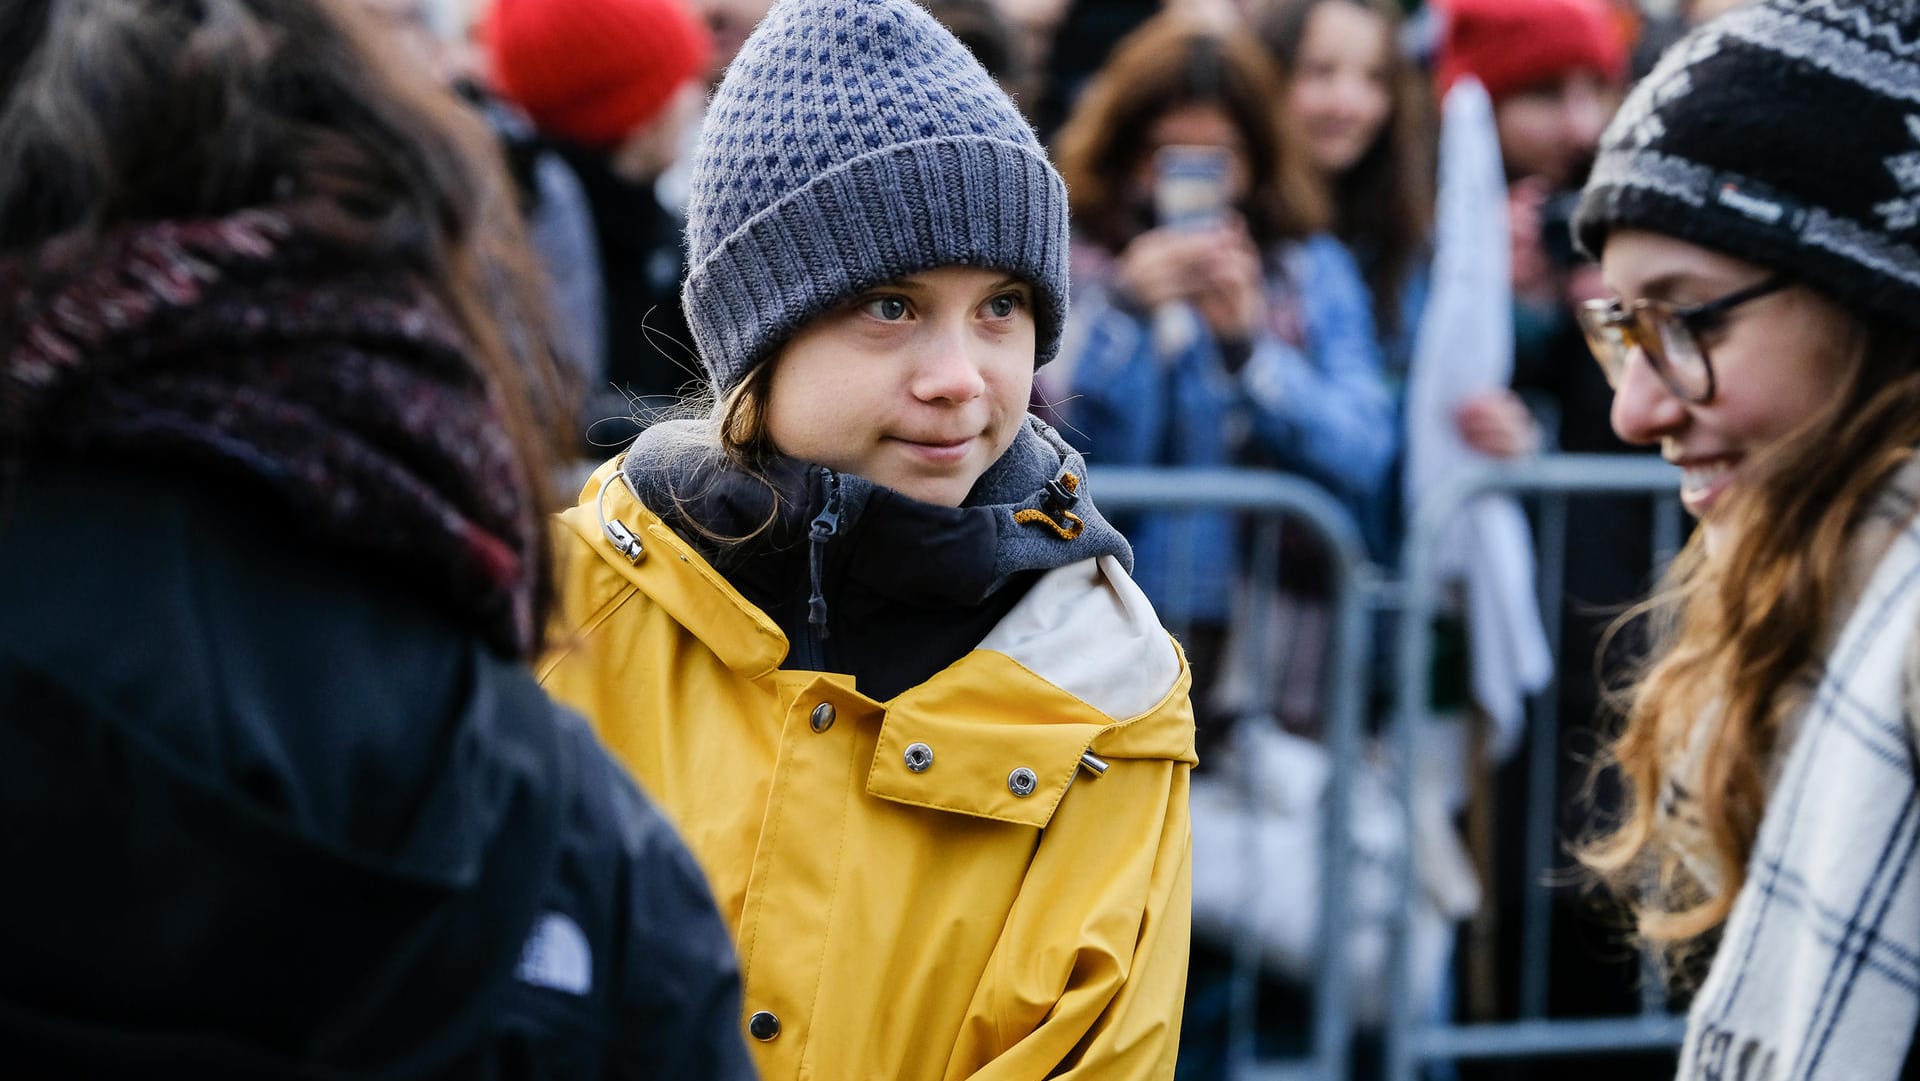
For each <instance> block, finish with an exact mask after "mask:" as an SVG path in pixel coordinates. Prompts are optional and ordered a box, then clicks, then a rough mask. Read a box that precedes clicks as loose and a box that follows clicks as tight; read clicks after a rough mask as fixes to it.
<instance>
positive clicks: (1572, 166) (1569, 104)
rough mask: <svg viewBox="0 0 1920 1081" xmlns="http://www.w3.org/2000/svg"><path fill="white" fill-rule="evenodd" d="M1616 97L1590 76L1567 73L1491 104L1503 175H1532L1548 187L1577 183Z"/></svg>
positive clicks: (1602, 81)
mask: <svg viewBox="0 0 1920 1081" xmlns="http://www.w3.org/2000/svg"><path fill="white" fill-rule="evenodd" d="M1619 104H1620V93H1619V90H1618V88H1616V87H1614V86H1613V85H1611V84H1610V83H1608V82H1607V80H1606V79H1605V78H1603V77H1602V76H1601V75H1600V73H1598V72H1595V71H1586V70H1576V71H1569V72H1566V73H1564V74H1562V75H1560V76H1557V77H1555V78H1553V79H1548V80H1545V81H1542V82H1539V83H1536V84H1534V85H1533V86H1530V87H1525V88H1523V89H1520V90H1516V91H1514V92H1512V93H1510V94H1508V95H1507V96H1505V97H1503V98H1501V99H1500V100H1499V101H1497V102H1494V105H1493V120H1494V126H1495V127H1496V128H1497V129H1498V130H1499V133H1500V157H1501V158H1502V160H1504V161H1505V162H1506V166H1507V176H1508V178H1509V179H1514V180H1517V179H1519V178H1521V177H1528V176H1534V177H1539V178H1540V179H1542V180H1544V181H1546V182H1547V183H1548V184H1549V185H1550V186H1552V187H1554V188H1566V187H1571V186H1572V185H1573V184H1575V183H1577V182H1579V180H1580V179H1581V177H1582V175H1583V174H1584V173H1585V172H1586V169H1587V166H1588V165H1589V164H1590V163H1591V162H1592V161H1593V154H1594V150H1595V149H1596V148H1597V147H1598V146H1599V145H1600V133H1601V132H1602V131H1604V130H1605V129H1606V126H1607V121H1608V120H1610V119H1612V118H1613V111H1614V109H1615V108H1617V107H1618V106H1619Z"/></svg>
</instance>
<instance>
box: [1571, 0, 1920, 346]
mask: <svg viewBox="0 0 1920 1081" xmlns="http://www.w3.org/2000/svg"><path fill="white" fill-rule="evenodd" d="M1621 228H1641V229H1649V230H1652V231H1654V232H1658V233H1664V234H1666V235H1668V236H1672V237H1677V238H1679V239H1681V240H1685V241H1688V242H1689V243H1693V244H1698V245H1700V246H1701V247H1705V248H1711V249H1713V250H1715V251H1719V252H1724V253H1726V254H1728V255H1732V256H1734V257H1736V258H1739V259H1744V260H1746V261H1747V262H1750V263H1757V264H1759V265H1761V266H1764V267H1769V268H1772V269H1775V270H1783V271H1787V272H1789V273H1792V274H1794V275H1795V276H1796V277H1798V278H1800V279H1801V280H1802V281H1805V282H1806V283H1808V284H1809V285H1812V286H1814V287H1816V288H1818V289H1820V290H1821V291H1822V292H1825V293H1826V294H1828V295H1829V296H1832V297H1833V298H1835V299H1836V300H1839V301H1840V302H1841V303H1843V304H1847V305H1849V306H1851V307H1853V308H1855V309H1856V310H1859V311H1863V312H1867V313H1871V314H1873V315H1877V316H1879V317H1881V318H1884V319H1888V320H1891V321H1894V322H1896V323H1899V324H1902V325H1905V326H1908V327H1920V2H1916V0H1755V2H1752V3H1749V4H1746V5H1744V6H1742V7H1739V8H1735V9H1734V10H1733V11H1731V12H1729V13H1727V14H1725V15H1722V16H1720V17H1719V18H1717V19H1714V20H1713V21H1712V22H1709V23H1707V24H1706V25H1704V26H1702V27H1700V28H1699V29H1697V30H1695V31H1693V32H1692V33H1691V34H1689V35H1688V36H1687V37H1685V38H1683V39H1682V40H1681V41H1680V42H1679V43H1677V44H1675V45H1674V46H1673V47H1671V48H1670V49H1668V50H1667V52H1666V53H1665V54H1664V55H1663V56H1662V57H1661V59H1660V63H1659V64H1658V65H1656V66H1655V67H1654V69H1653V71H1652V72H1651V73H1650V74H1648V75H1647V77H1646V78H1645V79H1642V80H1641V81H1640V84H1639V85H1638V86H1637V87H1635V88H1634V91H1633V93H1632V94H1631V95H1629V96H1628V98H1627V101H1626V103H1625V104H1624V105H1622V106H1621V108H1620V111H1619V113H1618V114H1616V115H1615V117H1614V119H1613V122H1612V123H1611V124H1610V125H1609V126H1608V128H1607V133H1606V135H1605V136H1604V137H1603V138H1602V139H1601V141H1600V156H1599V158H1598V160H1597V161H1596V162H1595V163H1594V167H1593V174H1592V176H1591V178H1590V179H1589V180H1588V181H1587V186H1586V191H1585V192H1584V194H1583V195H1582V196H1581V198H1580V205H1579V208H1578V209H1577V210H1576V211H1575V212H1574V218H1573V229H1574V237H1575V240H1576V242H1577V243H1578V244H1579V245H1580V247H1581V248H1582V249H1584V250H1585V251H1586V252H1587V253H1588V254H1590V255H1592V256H1595V257H1598V256H1599V255H1600V251H1601V249H1602V248H1603V247H1604V246H1605V244H1606V239H1607V234H1608V233H1609V232H1610V231H1612V230H1614V229H1621Z"/></svg>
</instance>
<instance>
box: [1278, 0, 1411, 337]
mask: <svg viewBox="0 0 1920 1081" xmlns="http://www.w3.org/2000/svg"><path fill="white" fill-rule="evenodd" d="M1329 3H1342V4H1351V5H1353V6H1354V7H1357V8H1359V9H1360V10H1362V11H1364V12H1366V13H1367V14H1369V15H1372V16H1373V17H1374V18H1376V19H1378V20H1380V23H1381V25H1382V26H1383V27H1384V28H1385V36H1386V41H1387V67H1386V71H1385V77H1386V84H1387V94H1388V99H1389V101H1390V102H1391V105H1390V107H1389V111H1388V113H1387V122H1386V125H1385V127H1383V128H1382V129H1381V132H1380V135H1379V136H1378V137H1377V138H1376V139H1375V140H1374V143H1373V145H1372V146H1370V147H1368V148H1367V152H1366V153H1365V154H1363V155H1361V157H1360V160H1359V161H1357V162H1355V163H1354V164H1353V167H1352V168H1350V169H1348V170H1347V172H1346V174H1345V175H1344V176H1339V177H1325V178H1320V177H1318V176H1317V173H1316V178H1317V179H1318V180H1319V182H1320V183H1321V184H1323V186H1324V187H1325V189H1326V199H1327V201H1328V203H1329V204H1330V205H1331V207H1332V213H1333V219H1332V230H1333V234H1334V235H1335V236H1337V237H1339V238H1340V240H1341V241H1342V242H1343V243H1345V244H1346V245H1347V247H1348V248H1349V249H1350V250H1351V251H1352V252H1353V253H1354V256H1355V258H1357V259H1359V260H1360V267H1361V270H1362V272H1363V274H1364V275H1365V277H1366V282H1367V287H1368V289H1369V290H1370V291H1371V292H1372V294H1373V321H1374V325H1375V326H1377V327H1379V328H1380V329H1381V331H1382V332H1383V333H1387V334H1394V333H1398V332H1399V331H1401V330H1403V329H1405V328H1403V327H1401V326H1400V315H1401V312H1400V291H1401V289H1402V287H1403V286H1405V284H1406V281H1407V278H1408V276H1409V275H1411V274H1412V273H1413V272H1414V270H1415V269H1417V268H1418V267H1419V266H1420V264H1421V262H1422V261H1423V260H1425V259H1426V257H1427V252H1428V247H1429V239H1430V237H1429V234H1430V233H1431V232H1432V230H1433V185H1434V168H1435V154H1436V147H1435V143H1434V138H1433V133H1434V132H1435V131H1437V130H1438V127H1439V121H1438V117H1437V115H1436V110H1435V108H1434V102H1433V93H1432V91H1431V89H1430V88H1429V85H1428V81H1427V80H1426V79H1425V78H1423V77H1422V76H1421V73H1420V72H1419V71H1417V70H1416V69H1415V67H1414V65H1413V64H1410V63H1408V62H1407V58H1406V55H1405V54H1404V53H1403V52H1402V50H1401V48H1400V27H1401V22H1402V20H1401V17H1400V8H1399V5H1397V4H1396V3H1394V0H1278V2H1275V3H1270V4H1267V5H1266V6H1265V8H1264V9H1262V10H1261V11H1260V12H1259V14H1258V15H1257V16H1256V17H1255V20H1254V31H1255V32H1256V33H1257V34H1258V35H1259V37H1260V40H1261V41H1262V42H1263V43H1265V45H1266V47H1267V49H1268V50H1269V51H1270V52H1271V53H1272V54H1273V58H1274V61H1275V62H1276V63H1277V64H1278V66H1279V71H1280V78H1281V85H1282V86H1283V87H1285V86H1291V85H1292V83H1293V77H1294V72H1295V70H1296V65H1297V64H1298V63H1299V60H1300V46H1301V43H1302V42H1303V41H1304V40H1305V39H1306V35H1307V23H1308V21H1309V20H1310V19H1311V18H1312V17H1313V13H1314V12H1315V11H1316V10H1318V9H1319V8H1320V6H1321V5H1322V4H1329Z"/></svg>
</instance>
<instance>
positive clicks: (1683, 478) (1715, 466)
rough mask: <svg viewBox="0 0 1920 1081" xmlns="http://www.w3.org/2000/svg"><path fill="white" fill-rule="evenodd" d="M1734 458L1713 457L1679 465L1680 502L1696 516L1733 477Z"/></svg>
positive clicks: (1710, 503) (1713, 501) (1718, 494)
mask: <svg viewBox="0 0 1920 1081" xmlns="http://www.w3.org/2000/svg"><path fill="white" fill-rule="evenodd" d="M1738 464H1739V460H1738V459H1736V458H1713V459H1707V460H1702V461H1697V462H1692V463H1688V464H1684V465H1681V466H1680V502H1682V503H1684V504H1685V505H1686V507H1687V509H1688V510H1690V511H1692V512H1693V513H1694V515H1695V516H1696V517H1698V516H1700V515H1703V514H1705V513H1706V512H1707V510H1708V509H1709V508H1711V507H1712V506H1713V504H1714V503H1715V502H1716V501H1717V500H1718V499H1719V498H1720V493H1721V492H1723V491H1725V490H1726V487H1727V485H1728V484H1729V483H1730V482H1731V481H1732V479H1733V470H1734V467H1735V466H1736V465H1738Z"/></svg>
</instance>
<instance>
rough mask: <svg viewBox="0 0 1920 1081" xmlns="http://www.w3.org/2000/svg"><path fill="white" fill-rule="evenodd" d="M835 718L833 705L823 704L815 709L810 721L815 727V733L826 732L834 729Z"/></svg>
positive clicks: (829, 703)
mask: <svg viewBox="0 0 1920 1081" xmlns="http://www.w3.org/2000/svg"><path fill="white" fill-rule="evenodd" d="M833 717H834V713H833V703H831V702H822V703H820V704H819V705H817V706H815V707H813V716H812V717H810V718H809V719H808V720H809V723H811V724H812V725H813V730H814V731H815V732H825V731H826V730H827V729H829V728H832V727H833Z"/></svg>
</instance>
